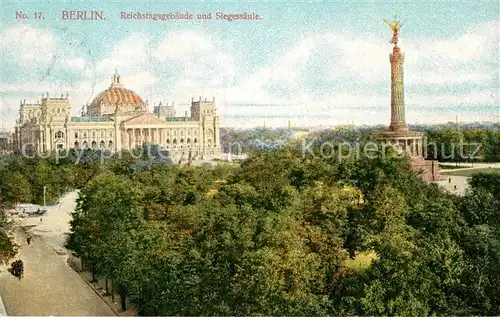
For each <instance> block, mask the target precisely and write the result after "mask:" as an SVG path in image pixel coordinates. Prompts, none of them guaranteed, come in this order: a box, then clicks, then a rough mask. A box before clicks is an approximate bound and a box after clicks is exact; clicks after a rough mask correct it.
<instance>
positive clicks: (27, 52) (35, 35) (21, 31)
mask: <svg viewBox="0 0 500 317" xmlns="http://www.w3.org/2000/svg"><path fill="white" fill-rule="evenodd" d="M0 42H1V43H2V44H1V53H2V55H3V56H6V57H8V58H10V59H13V60H17V59H19V60H20V61H21V62H22V63H21V65H22V64H24V63H31V62H36V63H46V62H49V61H50V60H51V59H52V57H53V55H54V54H55V52H56V40H55V38H54V36H53V35H52V34H51V33H50V32H48V31H45V30H43V29H39V28H35V27H32V26H29V25H19V26H15V27H11V28H9V29H7V30H5V31H4V32H2V33H1V34H0Z"/></svg>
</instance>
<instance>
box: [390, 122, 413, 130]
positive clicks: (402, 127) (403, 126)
mask: <svg viewBox="0 0 500 317" xmlns="http://www.w3.org/2000/svg"><path fill="white" fill-rule="evenodd" d="M408 130H409V129H408V125H407V124H406V123H403V122H391V125H390V126H389V131H408Z"/></svg>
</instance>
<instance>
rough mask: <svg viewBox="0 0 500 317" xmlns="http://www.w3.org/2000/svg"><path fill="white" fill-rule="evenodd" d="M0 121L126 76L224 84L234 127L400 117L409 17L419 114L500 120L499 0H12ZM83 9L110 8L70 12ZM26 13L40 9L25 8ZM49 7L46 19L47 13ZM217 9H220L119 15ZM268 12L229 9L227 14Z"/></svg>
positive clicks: (186, 88)
mask: <svg viewBox="0 0 500 317" xmlns="http://www.w3.org/2000/svg"><path fill="white" fill-rule="evenodd" d="M0 9H1V10H0V13H1V16H0V45H1V46H0V51H1V61H0V93H1V97H2V103H1V107H0V118H1V126H0V128H5V129H10V128H12V127H13V126H14V125H15V120H16V118H17V117H18V110H19V104H20V100H24V99H25V100H26V102H36V101H37V100H40V99H41V97H42V94H46V93H47V92H48V93H49V95H50V96H60V95H61V94H66V92H68V93H69V96H70V98H71V106H72V110H71V111H72V113H73V114H75V115H77V114H79V113H80V111H81V109H82V106H84V105H85V104H87V103H89V102H91V100H92V98H93V97H94V96H95V95H97V94H98V93H99V92H100V91H102V90H105V89H107V88H108V87H109V85H110V80H111V79H110V78H111V76H112V75H113V73H114V72H115V69H117V70H118V72H119V73H120V75H121V81H122V83H123V84H124V85H125V86H126V87H127V88H129V89H131V90H133V91H135V92H136V93H138V94H139V95H140V96H141V97H142V98H143V99H145V100H146V99H147V100H148V102H149V105H150V108H151V109H152V108H153V106H154V104H156V103H158V102H160V101H162V102H163V103H167V102H168V103H169V104H171V103H172V102H175V106H176V109H177V114H178V115H184V111H186V110H187V109H188V105H189V102H190V100H191V98H193V97H194V98H195V99H198V98H199V96H203V98H205V97H207V98H209V99H212V98H213V97H215V99H216V103H217V108H218V112H219V114H220V116H221V123H222V126H231V127H242V128H246V127H251V126H261V125H263V124H264V122H265V124H266V126H286V125H288V122H289V121H290V123H291V124H292V125H294V126H313V127H317V126H324V125H325V126H328V125H338V124H346V123H354V124H356V125H361V124H386V125H388V124H389V119H390V64H389V54H390V52H391V51H392V44H390V43H389V40H390V39H391V33H392V31H391V30H390V29H389V28H388V27H387V26H386V25H385V24H384V23H383V22H382V19H391V18H393V17H394V15H397V16H398V17H399V18H400V19H401V21H403V22H404V24H403V27H402V28H401V31H400V47H401V49H402V51H403V52H404V53H405V66H404V67H405V69H404V71H405V74H404V76H405V78H404V81H405V103H406V107H407V110H406V119H407V121H408V122H409V123H413V124H418V123H445V122H449V121H455V120H456V118H457V116H458V118H459V120H460V121H461V122H474V121H499V120H500V89H499V87H500V5H499V4H498V2H497V1H435V2H430V1H411V2H403V1H357V2H354V1H352V2H348V3H346V2H343V1H342V2H341V1H324V2H323V1H280V2H278V1H265V2H264V1H246V2H244V3H243V2H242V3H238V2H235V1H220V2H209V1H203V2H200V1H177V2H176V1H169V2H162V1H130V0H127V1H113V2H112V1H107V2H106V3H99V2H92V1H59V2H57V1H39V2H37V1H34V0H31V1H15V2H14V1H8V0H7V1H5V0H4V1H3V2H2V3H1V4H0ZM70 10H80V11H91V10H97V11H102V12H103V15H104V17H105V20H99V21H75V20H63V19H62V12H63V11H70ZM16 12H18V13H20V12H24V13H26V14H27V16H28V19H21V18H17V19H16ZM36 12H41V13H42V16H43V19H35V15H37V16H38V17H40V14H39V13H36ZM121 12H126V13H135V12H139V13H154V14H160V13H192V14H193V15H194V16H195V17H196V14H202V13H211V14H212V19H211V20H199V19H196V18H195V19H193V20H166V21H161V20H157V21H153V20H140V19H136V20H133V19H129V20H124V19H120V17H121ZM217 12H222V13H225V14H239V13H243V12H247V13H257V14H259V16H260V19H259V20H253V21H227V20H217V19H215V16H216V13H217Z"/></svg>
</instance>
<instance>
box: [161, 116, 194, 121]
mask: <svg viewBox="0 0 500 317" xmlns="http://www.w3.org/2000/svg"><path fill="white" fill-rule="evenodd" d="M166 119H167V121H173V122H179V121H189V119H190V118H189V117H166Z"/></svg>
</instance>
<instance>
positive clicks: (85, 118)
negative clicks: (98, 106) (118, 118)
mask: <svg viewBox="0 0 500 317" xmlns="http://www.w3.org/2000/svg"><path fill="white" fill-rule="evenodd" d="M110 121H113V120H111V118H109V117H106V116H82V117H71V122H110Z"/></svg>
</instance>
